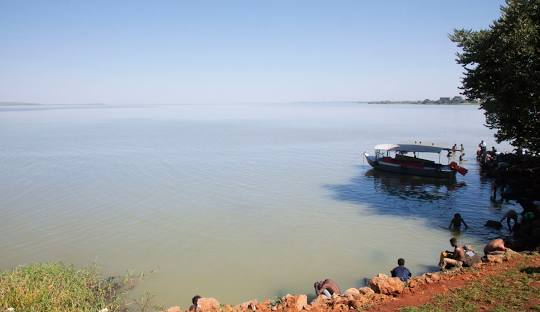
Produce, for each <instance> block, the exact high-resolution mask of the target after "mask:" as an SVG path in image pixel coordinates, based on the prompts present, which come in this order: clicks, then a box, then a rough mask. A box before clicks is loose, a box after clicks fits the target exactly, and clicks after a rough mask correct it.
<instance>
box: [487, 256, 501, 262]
mask: <svg viewBox="0 0 540 312" xmlns="http://www.w3.org/2000/svg"><path fill="white" fill-rule="evenodd" d="M486 258H487V261H488V262H491V263H502V262H503V258H504V255H487V256H486Z"/></svg>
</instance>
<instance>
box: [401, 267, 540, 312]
mask: <svg viewBox="0 0 540 312" xmlns="http://www.w3.org/2000/svg"><path fill="white" fill-rule="evenodd" d="M533 283H535V284H534V285H533ZM480 307H484V308H485V309H486V310H487V311H497V312H503V311H540V268H537V267H526V268H519V267H518V268H514V269H511V270H508V271H506V272H503V273H501V274H498V275H495V276H490V277H487V278H485V279H482V280H477V281H474V282H472V283H471V284H469V285H468V286H466V287H464V288H459V289H455V290H450V291H449V292H447V293H444V294H441V295H438V296H436V297H435V298H434V299H432V300H431V302H430V303H429V304H425V305H421V306H417V307H407V308H403V309H401V311H402V312H426V311H457V312H468V311H478V310H479V308H480Z"/></svg>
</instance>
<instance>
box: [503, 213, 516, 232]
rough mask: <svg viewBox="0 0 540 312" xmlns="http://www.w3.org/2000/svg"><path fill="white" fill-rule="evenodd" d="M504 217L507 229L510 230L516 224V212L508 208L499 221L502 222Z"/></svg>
mask: <svg viewBox="0 0 540 312" xmlns="http://www.w3.org/2000/svg"><path fill="white" fill-rule="evenodd" d="M504 219H506V224H507V225H508V229H509V230H510V232H512V231H513V230H514V228H515V227H516V225H517V224H518V213H517V212H516V211H515V210H514V209H510V210H508V212H507V213H506V214H505V215H504V217H503V218H502V219H501V221H500V222H503V221H504ZM511 220H512V221H514V224H513V225H512V226H510V221H511Z"/></svg>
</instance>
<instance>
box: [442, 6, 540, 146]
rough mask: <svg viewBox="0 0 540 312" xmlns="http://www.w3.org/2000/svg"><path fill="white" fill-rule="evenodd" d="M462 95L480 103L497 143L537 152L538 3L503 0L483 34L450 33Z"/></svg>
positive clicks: (539, 133) (539, 93) (539, 110)
mask: <svg viewBox="0 0 540 312" xmlns="http://www.w3.org/2000/svg"><path fill="white" fill-rule="evenodd" d="M450 40H452V41H453V42H455V43H456V44H457V46H458V47H460V48H461V50H462V51H461V52H460V53H458V54H457V59H456V61H457V63H458V64H460V65H462V67H463V68H464V69H465V72H464V78H463V79H462V84H463V86H462V90H463V94H464V95H465V96H466V97H467V98H468V99H469V100H475V101H479V102H480V106H481V108H482V109H484V111H485V116H486V125H487V126H488V127H489V128H490V129H496V130H497V132H496V134H495V137H496V139H497V142H499V143H500V142H502V141H509V142H510V144H512V145H513V146H516V147H519V148H527V149H529V150H530V151H531V152H533V153H536V154H538V153H540V0H507V1H506V5H504V6H502V7H501V17H500V18H499V19H498V20H496V21H494V22H493V23H492V24H491V25H490V26H489V29H487V30H480V31H472V30H465V29H456V30H454V33H453V34H452V35H450Z"/></svg>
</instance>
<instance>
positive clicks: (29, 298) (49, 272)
mask: <svg viewBox="0 0 540 312" xmlns="http://www.w3.org/2000/svg"><path fill="white" fill-rule="evenodd" d="M120 287H121V283H118V282H117V281H115V280H114V279H106V280H104V279H102V278H101V276H100V275H99V274H98V272H97V270H96V269H94V268H84V269H76V268H75V267H73V266H69V265H64V264H61V263H46V264H32V265H27V266H21V267H17V268H15V269H13V270H11V271H3V272H0V311H5V310H6V309H7V308H15V311H16V312H17V311H29V312H34V311H36V312H38V311H40V312H41V311H54V312H56V311H59V312H60V311H62V312H69V311H92V312H97V311H99V310H101V309H104V308H107V309H108V310H109V311H122V310H123V308H122V305H123V301H122V299H121V296H122V294H121V293H119V289H120Z"/></svg>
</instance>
